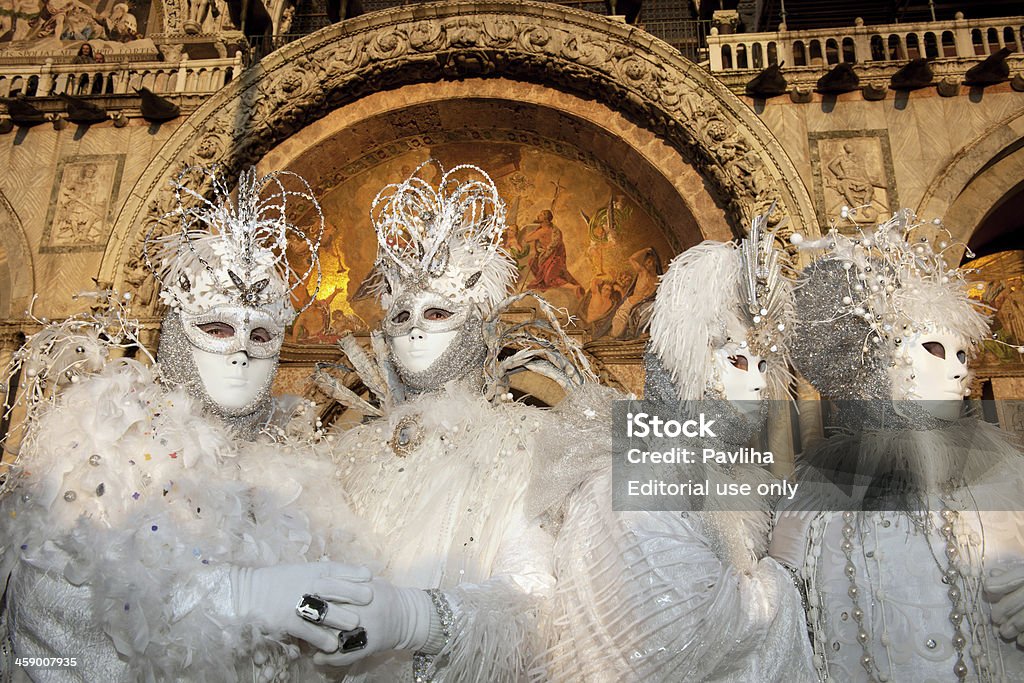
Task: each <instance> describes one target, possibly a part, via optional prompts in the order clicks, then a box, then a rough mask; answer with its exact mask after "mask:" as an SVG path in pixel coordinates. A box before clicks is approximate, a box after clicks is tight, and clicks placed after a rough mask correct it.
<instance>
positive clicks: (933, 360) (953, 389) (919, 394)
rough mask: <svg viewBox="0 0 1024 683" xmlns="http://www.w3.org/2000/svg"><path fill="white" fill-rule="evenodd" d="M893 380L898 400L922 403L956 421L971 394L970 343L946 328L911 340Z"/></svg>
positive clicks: (937, 414)
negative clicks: (968, 384) (969, 380)
mask: <svg viewBox="0 0 1024 683" xmlns="http://www.w3.org/2000/svg"><path fill="white" fill-rule="evenodd" d="M890 377H891V379H892V394H893V398H894V399H895V400H897V401H900V400H910V401H920V402H921V405H922V407H923V408H924V409H925V410H926V411H927V412H928V413H930V414H932V415H934V416H935V417H938V418H941V419H943V420H955V419H957V418H958V417H960V413H961V412H962V410H963V399H964V397H965V396H967V394H968V393H969V389H968V387H967V380H968V370H967V343H966V341H965V340H964V339H963V337H961V336H960V335H956V334H953V333H952V332H950V331H948V330H944V329H938V330H931V331H928V332H922V333H920V334H915V335H913V336H910V337H907V338H905V339H904V342H903V348H902V349H901V350H900V351H899V352H898V353H897V355H896V365H895V366H894V367H893V368H892V371H891V372H890Z"/></svg>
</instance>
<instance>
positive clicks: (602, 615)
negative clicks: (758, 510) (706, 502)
mask: <svg viewBox="0 0 1024 683" xmlns="http://www.w3.org/2000/svg"><path fill="white" fill-rule="evenodd" d="M555 568H556V571H555V575H556V578H557V584H556V589H555V597H554V599H553V600H552V601H551V604H550V606H549V607H550V608H549V610H547V614H546V627H545V630H546V632H547V633H548V636H549V640H550V641H551V642H552V647H551V649H550V650H549V651H548V652H547V654H546V656H545V657H544V658H542V659H541V660H540V661H539V662H538V664H537V668H536V670H535V671H534V676H535V678H536V679H537V680H548V681H609V682H611V681H645V682H647V681H681V680H688V681H690V680H692V681H736V682H740V681H780V680H785V681H796V682H799V681H812V680H816V678H815V676H814V674H813V670H812V668H811V650H810V643H809V641H808V638H807V631H806V626H805V622H804V613H803V609H802V606H801V602H800V597H799V594H798V592H797V590H796V588H795V587H794V585H793V582H792V581H791V579H790V577H789V574H788V572H787V571H786V570H785V569H783V568H782V567H781V566H780V565H779V564H777V563H776V562H775V561H774V560H772V559H762V560H761V561H760V562H758V563H756V564H754V565H753V566H752V568H751V569H750V571H748V572H742V571H739V570H737V569H736V568H735V567H733V566H731V565H728V564H726V563H723V562H722V561H721V560H720V559H719V558H718V556H717V555H716V554H715V552H714V551H713V549H712V543H711V541H710V539H709V538H708V537H707V535H706V533H705V531H704V529H703V525H702V524H701V522H700V518H699V517H698V516H696V515H693V514H692V513H685V514H684V513H679V512H614V511H612V509H611V474H610V472H609V471H605V472H602V473H599V474H598V475H596V476H594V477H592V478H591V479H590V480H588V481H587V482H586V483H585V484H584V485H583V486H582V487H581V488H580V489H579V490H578V491H577V492H576V493H575V494H574V495H573V497H572V499H571V501H570V503H569V506H568V508H567V510H566V518H565V522H564V524H563V526H562V528H561V530H560V533H559V536H558V540H557V543H556V545H555Z"/></svg>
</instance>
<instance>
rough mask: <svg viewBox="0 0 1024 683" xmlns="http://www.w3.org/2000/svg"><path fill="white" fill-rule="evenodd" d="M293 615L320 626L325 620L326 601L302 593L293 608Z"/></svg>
mask: <svg viewBox="0 0 1024 683" xmlns="http://www.w3.org/2000/svg"><path fill="white" fill-rule="evenodd" d="M295 613H296V614H298V615H299V616H300V617H302V618H303V619H305V620H306V621H309V622H312V623H314V624H322V623H324V619H326V618H327V601H326V600H324V599H323V598H321V597H320V596H319V595H312V594H310V593H304V594H303V596H302V598H301V599H300V600H299V604H297V605H296V606H295Z"/></svg>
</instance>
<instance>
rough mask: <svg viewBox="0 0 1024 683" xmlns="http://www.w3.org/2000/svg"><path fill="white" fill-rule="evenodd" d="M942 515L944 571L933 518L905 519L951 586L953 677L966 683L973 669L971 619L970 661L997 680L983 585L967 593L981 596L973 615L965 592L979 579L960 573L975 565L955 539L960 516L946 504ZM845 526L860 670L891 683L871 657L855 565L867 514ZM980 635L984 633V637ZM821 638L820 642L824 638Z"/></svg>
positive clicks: (843, 546) (853, 516)
mask: <svg viewBox="0 0 1024 683" xmlns="http://www.w3.org/2000/svg"><path fill="white" fill-rule="evenodd" d="M939 514H940V518H941V519H942V526H941V527H939V534H940V536H941V537H942V539H943V542H944V544H945V547H944V555H945V563H946V564H945V566H943V563H942V562H941V561H940V560H939V558H938V557H936V556H935V553H934V551H933V550H932V547H931V541H930V536H931V533H932V531H933V530H934V525H933V522H932V517H931V514H930V513H928V512H924V513H921V514H920V515H915V514H913V513H906V516H907V517H908V518H909V519H910V521H911V522H912V523H913V524H914V526H915V527H917V528H918V530H920V531H921V532H922V534H923V535H924V541H925V542H926V543H928V548H929V552H931V554H932V559H933V560H934V561H935V564H936V566H937V567H938V569H939V571H940V573H941V575H942V582H943V583H944V584H946V585H948V586H949V588H948V590H947V591H946V595H947V597H948V598H949V601H950V605H951V611H950V613H949V622H950V624H951V625H952V626H953V635H952V638H951V642H952V645H953V649H954V651H955V652H956V655H957V656H956V663H955V664H954V665H953V669H952V673H953V675H954V676H955V679H956V680H957V681H963V680H965V679H966V678H967V674H968V673H969V672H970V669H969V667H968V666H967V664H966V662H965V661H964V651H965V648H966V646H967V644H968V639H967V637H966V636H965V635H964V632H963V622H964V618H965V617H967V623H968V627H969V629H970V631H971V634H972V641H973V642H974V647H972V648H971V650H970V651H969V653H968V655H969V656H970V657H971V659H972V661H974V663H975V669H976V670H977V671H978V675H979V680H983V681H989V680H994V678H993V676H992V675H991V669H990V660H989V657H988V652H987V649H988V648H987V644H986V642H985V640H986V639H985V637H984V631H985V622H984V619H985V615H984V614H983V613H981V611H980V610H979V609H978V607H977V600H978V599H979V596H980V581H974V583H978V584H979V585H978V586H973V587H972V588H974V589H977V590H970V591H968V593H971V594H974V593H977V594H978V595H976V596H975V597H976V599H975V600H973V601H972V602H971V605H970V610H969V611H970V613H968V611H967V610H965V602H964V588H967V587H969V584H971V582H972V578H974V577H971V576H965V575H964V572H963V571H961V569H962V568H963V567H964V566H965V564H966V565H969V564H970V560H969V558H962V557H961V550H960V543H959V540H958V538H957V533H956V525H957V522H958V521H959V513H958V512H957V511H956V510H954V509H952V508H950V507H949V506H948V505H947V504H946V503H945V502H943V507H942V511H941V512H940V513H939ZM842 520H843V527H842V538H843V540H842V541H841V543H840V550H842V552H843V556H844V557H845V559H846V563H845V566H844V568H843V570H844V573H845V575H846V577H847V579H848V580H849V582H850V586H849V588H848V589H847V595H848V596H849V598H850V601H851V603H852V606H853V609H852V610H851V616H852V617H853V619H854V621H855V622H856V623H857V642H858V643H860V646H861V651H862V652H861V658H860V665H861V667H862V668H863V669H864V671H865V672H866V673H867V677H868V681H869V682H870V683H886V682H887V681H889V675H888V674H887V673H886V672H884V671H882V670H881V669H880V668H879V667H878V665H877V662H876V661H875V659H874V657H873V656H872V654H871V650H870V643H871V635H870V633H868V630H867V627H866V626H865V624H864V610H863V608H862V606H861V589H860V587H859V586H858V585H857V566H856V564H855V563H854V552H855V546H854V539H856V538H857V537H858V527H859V526H860V524H861V523H862V522H863V514H862V513H854V512H851V511H846V512H843V513H842ZM886 522H888V520H886ZM958 565H959V568H958ZM968 574H970V572H968ZM878 597H879V600H882V599H883V598H882V597H881V596H878ZM883 612H884V609H883ZM979 629H980V631H981V633H979ZM818 635H819V636H820V635H821V634H818ZM882 645H883V647H885V648H886V651H888V648H889V645H890V643H889V642H887V638H886V637H885V634H884V633H883V638H882ZM819 661H820V660H819V659H818V658H817V657H816V665H817V664H818V662H819ZM821 664H822V666H820V667H818V668H819V672H820V673H822V674H824V676H823V677H824V678H827V673H825V672H824V671H823V669H824V666H823V665H824V662H823V661H821Z"/></svg>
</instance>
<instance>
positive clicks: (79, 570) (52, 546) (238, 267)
mask: <svg viewBox="0 0 1024 683" xmlns="http://www.w3.org/2000/svg"><path fill="white" fill-rule="evenodd" d="M186 177H188V178H193V179H196V178H198V180H200V181H202V180H208V181H209V182H211V183H212V185H213V188H212V196H213V199H212V201H210V200H207V199H204V198H203V197H202V196H201V195H200V194H199V192H200V188H198V187H196V188H194V189H193V188H188V187H185V186H183V185H182V182H183V178H186ZM296 183H298V184H299V185H300V187H299V189H298V190H295V189H287V188H288V186H289V185H291V186H292V187H294V185H295V184H296ZM176 191H177V193H178V206H177V208H176V210H175V211H174V212H172V213H171V214H169V215H168V216H166V217H165V219H164V220H165V221H169V222H170V221H173V222H174V223H175V225H174V226H173V227H177V228H180V229H178V230H176V231H173V234H171V235H170V236H168V237H161V238H151V239H147V244H146V249H147V260H148V261H149V262H150V263H151V264H152V267H153V269H154V273H155V275H156V276H157V278H158V279H159V281H160V283H161V286H162V291H161V299H162V301H163V302H164V303H165V304H167V306H168V310H167V313H166V315H165V317H164V320H163V326H162V332H161V336H160V348H159V354H158V357H159V363H158V365H157V366H155V367H147V366H146V365H144V364H143V363H141V362H138V361H136V360H131V359H127V358H119V359H113V358H109V357H107V358H105V355H106V354H107V351H108V349H107V348H106V347H107V346H109V345H116V344H126V343H128V341H129V339H126V338H125V336H124V335H125V334H127V335H128V336H129V337H131V336H132V335H133V333H132V330H133V329H136V327H135V326H134V325H133V324H131V323H130V322H126V321H125V319H124V317H123V316H117V315H114V316H113V317H112V318H111V317H110V316H107V317H105V318H102V317H94V318H91V319H90V318H89V317H88V316H86V317H79V318H76V319H72V320H70V321H67V322H65V323H63V324H55V325H53V326H51V327H50V328H48V329H45V330H44V331H43V332H41V333H39V335H37V337H34V338H33V339H32V340H30V342H29V344H28V346H26V347H25V350H24V351H23V352H21V353H20V355H19V356H18V358H19V360H20V361H21V362H22V363H23V369H24V370H25V375H26V377H27V378H28V381H27V382H26V389H25V391H27V392H28V394H29V395H30V397H31V398H32V399H34V402H33V401H30V403H32V405H31V406H30V410H29V414H30V418H29V422H28V424H27V428H26V430H25V436H24V439H23V440H22V442H21V445H20V454H19V455H20V457H19V462H18V464H17V467H16V469H15V470H14V471H13V472H12V473H11V478H10V479H9V480H8V481H9V483H10V484H11V485H12V490H11V491H9V492H8V494H7V495H6V496H5V498H4V500H3V504H2V508H3V509H2V517H0V539H2V544H3V547H2V552H3V555H2V557H3V576H4V577H8V576H9V577H10V582H9V584H8V590H7V595H6V610H5V613H4V621H5V625H6V627H7V630H8V631H9V634H10V641H9V643H8V647H9V648H10V647H13V651H14V655H15V656H17V657H19V658H32V657H51V658H71V657H76V658H77V662H76V663H75V665H74V666H70V663H69V662H68V661H67V660H66V659H65V664H64V665H63V666H57V667H53V668H49V669H44V668H24V667H15V668H14V669H13V670H12V671H9V672H8V673H13V675H14V677H15V680H20V679H21V677H23V676H24V675H26V674H27V675H28V676H29V677H30V678H32V679H33V680H40V681H42V680H46V681H51V680H52V681H90V682H92V681H141V680H146V681H151V680H196V681H231V680H241V679H244V680H254V681H256V680H258V681H269V680H272V679H275V680H277V679H278V678H275V677H283V676H287V674H288V673H289V672H291V673H292V674H294V675H296V676H298V677H299V679H301V680H313V679H314V678H315V677H316V676H317V674H316V673H315V672H314V671H313V670H312V669H313V665H312V661H311V658H309V657H306V658H298V655H299V645H300V644H301V643H302V641H308V642H309V643H310V644H312V645H314V646H315V647H316V648H318V649H321V650H336V649H337V646H338V637H337V635H336V634H335V633H332V632H329V631H327V630H324V629H322V628H321V627H318V626H314V625H312V624H310V623H308V622H307V621H305V620H303V619H301V618H300V617H299V616H298V614H297V613H296V604H297V603H298V601H299V599H300V597H301V596H302V594H303V593H304V592H308V593H319V592H326V591H330V590H332V589H333V588H334V587H336V586H337V585H340V586H342V587H343V588H346V590H347V591H348V592H349V593H350V594H352V595H353V596H354V597H353V601H354V602H358V601H359V600H368V599H369V597H370V593H369V589H368V588H367V587H366V586H367V582H368V580H369V578H370V574H369V571H368V570H366V569H363V568H357V567H350V566H346V565H343V564H338V563H334V562H328V561H323V562H317V561H315V560H320V559H321V558H322V557H325V556H328V555H330V556H333V557H343V559H346V560H350V561H353V562H355V561H358V560H360V559H363V558H361V557H359V556H357V555H356V554H355V552H354V551H353V550H352V543H351V537H350V535H349V534H348V533H347V532H346V531H345V526H344V523H342V522H339V521H338V520H345V519H346V517H347V514H346V512H347V507H346V505H345V503H344V501H343V500H342V499H341V498H340V497H339V496H338V495H333V494H332V501H331V505H330V506H329V508H328V507H326V506H323V505H322V500H320V497H319V491H320V490H321V487H322V484H323V481H324V480H325V479H326V478H327V477H329V476H330V475H331V473H332V472H333V471H334V466H333V465H332V464H331V463H330V461H329V460H327V461H326V462H324V463H323V464H318V463H317V462H315V461H313V460H312V455H311V454H312V448H311V444H310V443H307V442H302V441H295V440H291V439H288V438H286V437H285V436H284V435H285V432H286V425H287V424H288V421H287V420H283V419H282V415H281V414H280V411H277V410H276V409H278V408H281V407H282V406H281V405H279V404H278V402H277V401H275V400H274V399H273V398H272V397H271V395H270V385H271V382H272V380H273V379H274V376H275V374H276V370H277V364H278V356H279V353H280V349H281V343H282V339H283V335H284V328H285V325H286V324H288V322H289V321H290V320H291V319H292V318H293V317H294V315H295V311H294V309H293V308H292V305H291V302H290V298H291V292H292V291H293V290H294V289H295V288H296V287H300V286H301V287H305V286H306V280H307V278H308V277H309V276H310V275H311V273H312V272H313V270H314V269H315V268H316V267H317V266H316V263H317V261H316V257H315V256H316V249H317V246H318V243H319V234H320V230H321V229H322V218H321V222H320V226H321V227H320V228H318V229H316V230H314V231H313V232H312V235H310V234H307V233H306V232H304V231H303V230H300V229H298V228H296V227H294V226H292V225H290V224H289V223H288V219H287V218H286V215H285V211H286V205H287V204H288V203H289V200H290V201H291V203H292V204H294V203H295V202H299V203H303V202H312V204H313V206H314V208H315V212H313V213H314V215H319V206H317V205H316V202H315V201H314V200H313V198H312V196H310V194H309V190H308V186H306V185H305V183H304V182H302V181H301V179H297V177H294V176H289V175H288V174H273V175H271V176H267V177H265V178H258V177H256V175H255V173H253V172H247V173H243V175H242V178H241V180H240V183H239V187H238V193H237V199H235V200H232V199H231V197H230V196H229V189H228V188H227V187H226V186H224V185H223V184H222V181H221V179H219V178H218V177H217V176H216V175H215V174H213V173H212V172H209V171H204V170H203V169H187V170H186V171H185V172H184V173H183V174H182V176H180V177H179V180H178V184H177V185H176ZM267 195H269V196H267ZM289 239H291V240H292V241H293V242H297V243H298V245H299V248H303V247H304V248H306V249H308V250H309V251H310V253H311V254H312V255H313V258H312V263H313V265H312V266H311V267H310V269H309V270H308V271H307V272H305V273H296V272H294V271H293V270H292V269H291V268H289V266H288V263H287V260H286V257H285V246H286V244H287V241H288V240H289ZM122 313H123V311H122ZM88 370H93V371H95V372H94V373H92V374H89V372H87V371H88ZM59 384H63V385H64V386H63V388H60V387H58V385H59ZM58 388H60V390H59V391H57V389H58ZM270 432H273V433H274V435H275V437H277V440H276V442H275V440H274V439H272V438H271V437H270V436H269V435H267V434H268V433H270ZM317 532H323V533H317ZM307 560H310V562H307ZM342 616H343V614H342V613H341V612H340V611H339V612H336V614H335V615H334V620H333V623H334V625H335V626H336V627H338V628H346V627H348V626H354V623H350V622H345V621H343V620H342V619H341V617H342ZM7 664H8V666H10V664H11V662H10V660H8V662H7Z"/></svg>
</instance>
